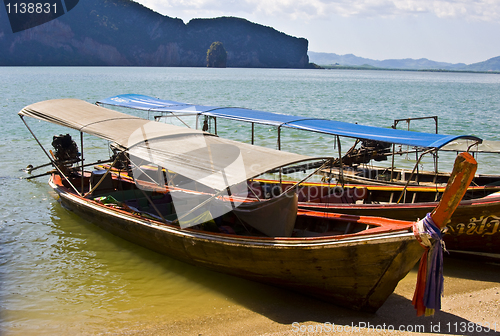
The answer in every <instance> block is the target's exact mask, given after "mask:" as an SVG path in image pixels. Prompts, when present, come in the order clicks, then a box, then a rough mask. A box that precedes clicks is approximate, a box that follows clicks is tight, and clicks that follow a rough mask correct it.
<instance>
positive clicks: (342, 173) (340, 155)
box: [337, 135, 344, 189]
mask: <svg viewBox="0 0 500 336" xmlns="http://www.w3.org/2000/svg"><path fill="white" fill-rule="evenodd" d="M337 145H338V146H339V164H340V169H339V173H340V175H339V177H340V184H341V186H342V189H343V188H344V164H343V163H342V147H341V145H340V136H338V135H337Z"/></svg>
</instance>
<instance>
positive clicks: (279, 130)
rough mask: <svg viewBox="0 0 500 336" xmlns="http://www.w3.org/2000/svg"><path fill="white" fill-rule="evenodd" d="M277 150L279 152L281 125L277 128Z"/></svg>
mask: <svg viewBox="0 0 500 336" xmlns="http://www.w3.org/2000/svg"><path fill="white" fill-rule="evenodd" d="M278 150H281V125H280V126H278Z"/></svg>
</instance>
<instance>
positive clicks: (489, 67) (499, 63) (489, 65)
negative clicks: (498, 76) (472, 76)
mask: <svg viewBox="0 0 500 336" xmlns="http://www.w3.org/2000/svg"><path fill="white" fill-rule="evenodd" d="M465 68H466V70H471V71H500V56H498V57H493V58H490V59H489V60H487V61H484V62H479V63H474V64H470V65H467V66H466V67H465Z"/></svg>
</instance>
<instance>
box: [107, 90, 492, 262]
mask: <svg viewBox="0 0 500 336" xmlns="http://www.w3.org/2000/svg"><path fill="white" fill-rule="evenodd" d="M98 103H99V104H102V105H112V106H120V107H126V108H132V109H138V110H143V111H148V114H151V115H153V116H154V118H155V119H156V120H162V119H164V118H167V117H169V118H181V117H187V116H191V117H193V116H194V117H196V118H197V119H200V120H202V118H209V119H210V120H211V122H210V124H211V125H212V126H214V133H217V118H225V119H231V120H236V121H241V122H248V123H250V124H251V125H252V138H251V143H254V135H253V134H254V132H253V125H254V124H263V125H271V126H275V127H277V130H278V148H280V147H281V140H280V134H281V132H280V130H281V129H282V128H289V129H300V130H306V131H310V132H317V133H322V134H331V135H334V136H336V137H337V140H339V137H340V136H342V137H347V138H354V139H356V142H355V144H358V143H361V144H363V143H362V142H363V141H364V142H365V144H366V146H364V147H363V148H354V146H353V147H352V148H351V149H349V150H348V151H347V152H346V153H344V154H342V153H341V147H340V141H339V142H338V143H337V144H338V148H339V156H338V157H339V158H337V159H336V160H335V162H336V164H337V166H334V167H329V168H325V169H322V170H321V171H322V173H323V174H324V176H325V177H327V178H326V179H325V180H326V182H324V183H312V182H307V183H304V184H302V185H301V187H300V188H299V189H298V207H299V208H301V209H308V210H313V211H325V212H335V213H345V214H353V215H363V216H365V215H373V216H382V217H391V218H397V219H401V220H408V221H415V220H418V219H420V218H423V217H424V216H425V214H426V213H427V212H429V211H430V210H431V209H433V208H434V207H435V206H436V205H437V202H438V201H439V200H440V199H441V197H442V194H443V192H444V190H445V186H444V184H445V183H446V182H447V181H448V178H449V176H450V173H442V172H437V161H435V164H436V170H435V171H434V172H424V171H421V170H419V168H418V163H419V162H420V160H421V158H422V157H423V155H424V154H425V155H435V154H436V153H437V152H438V150H446V151H467V150H468V149H470V150H473V151H475V152H476V153H479V152H485V153H496V152H498V147H500V146H498V145H497V144H496V143H495V142H491V141H484V142H483V143H481V139H479V138H477V137H474V136H468V135H442V134H431V133H421V132H411V131H404V130H398V129H392V128H379V127H373V126H363V125H357V124H351V123H346V122H339V121H333V120H324V119H318V118H308V117H300V116H292V115H283V114H277V113H270V112H264V111H255V110H249V109H244V108H234V107H230V108H223V107H217V106H204V105H193V104H186V103H181V102H176V101H169V100H163V99H158V98H154V97H149V96H144V95H135V94H126V95H118V96H114V97H110V98H106V99H102V100H100V101H99V102H98ZM358 140H359V141H358ZM388 144H389V145H393V146H392V148H391V146H387V145H388ZM396 144H400V145H403V146H410V147H413V148H414V149H415V151H414V153H415V154H416V155H417V154H418V153H421V154H422V155H420V157H418V156H417V157H416V162H417V163H416V165H415V169H414V170H413V171H411V170H408V169H407V170H406V171H405V170H401V169H399V170H398V169H396V168H395V166H394V161H393V163H392V166H391V167H389V168H376V167H374V166H371V165H369V166H368V165H365V161H367V162H368V161H370V160H386V159H387V158H388V157H391V156H392V157H394V155H397V154H408V153H406V152H405V153H403V152H401V151H399V152H397V151H395V148H396V146H394V145H396ZM380 146H382V147H380ZM368 147H370V148H371V149H370V148H368ZM436 159H437V158H436ZM360 160H361V161H360ZM356 162H358V163H357V164H356ZM349 165H350V166H349ZM317 166H318V165H311V164H309V165H300V166H295V167H291V168H287V169H281V170H280V173H281V174H287V173H294V172H297V171H302V170H304V171H305V170H307V169H310V168H313V167H317ZM340 166H342V167H344V168H345V169H339V168H340ZM331 176H335V177H337V180H336V181H335V180H330V177H331ZM353 183H354V184H355V185H349V184H353ZM249 184H250V185H251V188H252V189H253V191H254V193H255V194H257V195H258V196H259V197H264V198H270V197H273V196H274V194H273V192H272V191H273V190H286V189H287V188H289V187H290V186H291V185H292V184H293V182H290V181H286V180H283V179H281V181H278V180H270V179H259V180H253V181H251V182H249ZM499 184H500V176H497V175H487V174H477V175H475V176H474V179H473V182H472V184H471V186H470V187H469V189H468V190H467V193H466V194H465V196H464V201H463V202H462V203H461V204H460V205H459V207H458V208H457V211H456V212H455V214H454V216H452V217H451V219H450V221H449V222H448V223H447V225H446V228H447V230H446V232H445V235H444V241H445V243H446V246H447V248H448V249H450V250H461V251H470V252H486V253H500V194H499V192H500V185H499ZM278 194H279V192H278ZM248 197H250V198H252V197H254V196H253V194H250V195H249V196H248Z"/></svg>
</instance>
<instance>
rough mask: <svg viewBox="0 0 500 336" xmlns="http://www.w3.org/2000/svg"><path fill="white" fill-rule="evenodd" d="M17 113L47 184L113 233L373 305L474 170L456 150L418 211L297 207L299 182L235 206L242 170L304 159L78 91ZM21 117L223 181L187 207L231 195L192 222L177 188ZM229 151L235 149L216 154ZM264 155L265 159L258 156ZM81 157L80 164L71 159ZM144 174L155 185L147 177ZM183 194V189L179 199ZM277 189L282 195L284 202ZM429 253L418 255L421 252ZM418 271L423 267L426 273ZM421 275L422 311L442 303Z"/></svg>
mask: <svg viewBox="0 0 500 336" xmlns="http://www.w3.org/2000/svg"><path fill="white" fill-rule="evenodd" d="M19 115H20V117H21V119H22V120H23V122H24V123H25V125H26V126H27V127H28V129H29V130H30V132H31V133H32V134H33V136H34V138H35V139H36V141H37V142H38V143H39V145H40V146H41V148H42V149H43V150H44V152H45V153H46V155H47V157H48V158H49V159H50V161H51V164H52V165H53V167H54V168H55V170H54V171H53V172H52V173H51V176H50V179H49V184H50V186H51V187H52V188H53V189H54V191H55V192H56V193H57V194H58V195H59V199H60V202H61V204H62V205H63V206H64V207H65V208H67V209H69V210H71V211H73V212H75V213H76V214H78V215H79V216H81V217H83V218H85V219H88V220H89V221H92V222H94V223H95V224H96V225H98V226H99V227H101V228H103V229H105V230H107V231H109V232H111V233H113V234H115V235H117V236H119V237H122V238H124V239H126V240H129V241H131V242H134V243H136V244H139V245H141V246H144V247H146V248H149V249H151V250H154V251H157V252H159V253H163V254H166V255H168V256H171V257H173V258H176V259H179V260H182V261H185V262H187V263H190V264H193V265H197V266H203V267H206V268H209V269H212V270H216V271H219V272H224V273H228V274H232V275H236V276H239V277H243V278H247V279H251V280H255V281H259V282H263V283H268V284H272V285H276V286H280V287H285V288H289V289H292V290H295V291H299V292H302V293H305V294H308V295H311V296H315V297H318V298H320V299H322V300H327V301H330V302H332V303H335V304H337V305H341V306H345V307H349V308H352V309H357V310H363V311H368V312H375V311H376V310H377V309H378V308H379V307H380V306H381V305H382V304H383V303H384V302H385V300H386V299H387V297H388V296H389V295H390V294H391V293H392V292H393V290H394V288H395V287H396V285H397V283H398V282H399V281H400V280H401V279H402V278H403V277H404V276H405V275H406V274H407V273H408V272H409V270H410V269H412V268H413V266H414V265H415V263H416V262H417V261H418V260H419V259H420V258H421V256H422V254H423V253H424V255H426V254H427V253H434V252H435V251H440V244H439V240H440V238H439V237H438V236H436V234H438V235H439V228H441V227H443V226H444V224H445V223H446V222H447V220H448V218H449V217H450V216H451V215H452V213H453V211H454V209H455V207H456V206H457V205H458V203H459V202H460V200H461V198H462V196H463V194H464V193H465V191H466V189H467V187H468V185H469V183H470V180H471V179H472V176H473V175H474V171H475V161H474V159H473V158H472V157H471V156H470V155H468V154H467V153H464V154H461V155H460V156H458V157H457V161H456V164H455V168H456V169H455V170H454V176H456V178H454V179H453V183H450V185H449V186H448V188H447V191H446V192H445V193H444V195H443V197H442V202H441V203H439V205H438V206H437V207H436V208H435V209H434V210H433V211H432V212H431V213H430V214H429V215H428V216H427V221H425V222H418V223H414V222H409V221H400V220H393V219H387V218H380V217H367V216H352V215H344V214H334V213H324V212H323V213H317V212H314V211H306V210H297V207H296V205H297V193H291V194H287V193H286V192H283V193H282V194H281V195H279V196H278V197H277V199H278V205H279V206H278V207H274V206H273V203H274V202H273V200H272V199H271V200H265V201H264V200H263V201H261V202H250V204H249V206H246V204H244V202H241V204H239V205H238V206H234V204H233V203H234V202H235V199H233V198H232V196H231V194H230V192H229V190H228V189H231V187H233V186H234V185H235V184H241V183H244V185H247V183H248V180H251V179H253V178H255V177H257V176H258V175H260V174H261V173H263V172H266V171H269V170H271V169H276V168H277V167H282V166H285V165H287V164H296V163H297V162H301V161H304V160H306V159H311V158H309V157H304V156H300V155H297V154H291V153H286V152H281V151H276V150H271V149H267V148H260V147H257V146H251V145H248V144H241V143H237V142H234V141H230V140H225V139H220V138H217V137H214V136H213V135H210V134H206V133H204V132H201V131H195V130H186V129H185V128H180V127H175V126H171V125H165V124H160V123H156V122H153V123H151V122H149V121H148V120H145V119H142V118H138V117H133V116H129V115H126V114H123V113H120V112H116V111H111V110H108V109H105V108H102V107H98V106H95V105H93V104H90V103H87V102H84V101H80V100H76V99H58V100H50V101H43V102H39V103H35V104H32V105H29V106H27V107H25V108H24V109H22V110H21V111H20V112H19ZM26 116H27V117H32V118H36V119H39V120H43V121H48V122H52V123H54V124H58V125H63V126H66V127H68V128H71V129H74V130H77V131H79V132H80V135H82V139H81V143H82V144H83V133H86V134H90V135H94V136H97V137H100V138H103V139H106V140H109V141H113V142H114V143H115V144H116V145H117V146H119V147H120V148H121V152H120V153H119V155H118V156H117V158H115V159H114V161H113V163H112V164H111V166H110V168H112V167H113V165H114V164H115V163H116V162H117V161H118V157H119V156H121V155H128V156H129V157H128V159H129V160H130V161H132V162H133V161H134V160H133V159H132V158H131V157H132V156H136V157H138V158H139V159H140V160H144V161H149V162H151V163H153V164H157V165H158V167H159V168H163V167H164V168H166V169H167V171H168V172H169V174H170V172H171V171H172V172H174V173H179V174H181V175H182V176H184V177H187V178H196V179H197V181H202V182H203V184H204V185H206V186H208V187H210V188H214V189H218V190H220V191H227V193H226V194H224V193H222V192H219V193H217V194H215V195H214V196H208V198H207V197H205V198H203V197H202V198H196V197H198V196H199V195H200V193H197V192H194V191H193V192H192V194H193V195H194V196H193V197H195V198H196V199H197V200H198V201H199V204H197V205H196V206H195V207H194V208H198V207H199V206H200V205H203V204H204V203H206V202H207V201H208V200H213V199H216V198H224V197H229V198H230V199H231V201H229V202H227V201H221V203H223V204H226V205H227V204H231V208H230V211H228V212H224V213H222V214H221V215H220V216H208V217H204V216H205V215H206V213H201V214H198V215H197V217H194V218H190V219H189V220H190V221H193V222H194V225H192V224H186V222H187V221H184V222H182V221H181V216H185V215H186V214H193V215H194V213H193V211H187V212H186V213H180V212H179V211H178V210H179V208H181V206H180V205H181V203H182V202H178V201H175V200H176V197H177V196H176V193H175V192H173V191H170V190H168V188H165V184H162V183H157V182H155V181H149V182H148V181H144V182H143V184H142V185H141V184H137V183H131V182H130V180H128V179H124V178H120V176H119V175H118V176H116V174H109V172H110V170H111V169H108V170H106V171H105V172H104V173H103V171H91V172H87V171H85V170H84V166H85V165H84V158H83V146H82V148H81V149H80V150H81V151H80V152H79V150H78V148H77V146H76V143H75V142H74V141H72V140H71V138H68V137H58V136H56V137H54V139H53V142H52V143H53V146H54V150H55V154H54V153H53V152H52V151H46V150H45V148H44V147H43V145H42V144H41V141H40V140H39V139H38V138H37V137H36V136H35V134H34V133H33V132H32V131H31V128H30V127H29V125H28V123H27V122H26V120H25V119H24V117H26ZM199 138H201V139H203V140H204V141H205V142H204V146H205V147H199V145H200V144H199V142H198V140H199ZM176 144H177V145H179V144H183V146H184V148H183V150H180V152H178V151H179V149H177V147H175V145H176ZM192 147H195V148H196V149H194V150H193V149H192ZM221 149H222V150H221ZM229 149H231V150H229ZM236 149H237V150H238V151H237V152H238V153H239V156H238V157H240V156H241V158H242V161H243V166H244V167H247V165H248V164H251V165H253V167H252V169H250V168H249V169H248V171H245V172H244V173H243V174H241V172H240V174H238V173H237V172H238V170H239V168H240V167H238V166H236V167H234V166H233V165H232V162H233V161H235V160H234V155H233V154H234V150H236ZM207 151H208V152H210V155H209V157H210V158H216V159H215V160H211V159H207V155H206V153H207ZM49 152H50V154H49ZM227 155H229V156H230V158H229V159H227V158H226V161H225V162H223V163H221V162H220V160H223V159H224V157H225V156H227ZM261 159H265V161H266V162H262V163H261V162H260V161H259V160H261ZM317 159H318V158H316V160H317ZM204 160H206V161H204ZM248 160H250V162H247V161H248ZM252 160H256V161H254V162H253V161H252ZM229 161H230V162H229ZM327 161H328V160H327ZM78 162H79V163H80V164H81V165H80V166H78V165H76V166H73V165H74V164H76V163H78ZM256 163H259V164H258V165H257V167H256V166H255V164H256ZM137 168H138V169H139V171H140V167H137ZM320 168H321V167H320ZM207 170H208V171H207ZM163 171H164V169H158V175H163V174H162V173H163ZM136 173H137V171H136ZM200 174H201V176H200ZM136 177H137V176H134V178H136ZM228 181H231V182H228ZM148 183H149V184H150V185H151V186H153V185H156V187H151V188H143V186H144V185H146V184H148ZM188 184H189V183H188ZM188 193H189V191H185V192H182V195H183V196H181V198H182V197H186V194H188ZM283 195H285V196H286V197H283V200H284V201H283V202H282V199H281V197H282V196H283ZM192 210H194V209H192ZM276 212H278V215H277V216H276ZM270 214H271V215H274V217H273V221H269V220H268V219H269V218H267V216H269V215H270ZM291 216H293V217H291ZM290 218H293V221H290ZM260 222H264V223H267V225H273V226H276V227H280V229H279V230H278V231H275V230H271V231H269V232H270V233H267V234H266V233H265V232H262V231H261V229H264V228H260V227H259V224H262V223H260ZM290 222H291V225H289V223H290ZM183 223H184V225H183ZM283 223H285V225H283ZM429 223H431V224H429ZM429 225H430V226H429ZM430 227H432V228H433V229H430ZM290 229H291V230H290ZM276 232H278V233H276ZM280 232H281V233H280ZM422 246H424V248H422ZM424 259H425V260H424V261H423V262H424V263H425V262H426V260H427V258H424ZM437 273H438V274H439V270H438V272H437ZM422 277H423V278H424V279H425V278H426V275H425V272H424V273H423V274H421V278H422ZM425 282H426V281H425V280H424V281H419V284H418V288H420V289H419V290H417V293H416V295H415V298H416V299H415V300H416V303H415V307H416V308H417V311H418V312H420V313H421V312H422V311H423V310H425V309H426V308H430V309H438V308H439V297H440V294H441V293H440V292H439V293H437V295H436V297H435V299H434V300H437V301H432V299H430V300H431V301H432V302H434V303H432V302H431V303H430V304H429V302H427V298H425V297H423V296H422V295H421V293H422V291H421V290H422V288H423V287H422V286H425ZM437 288H440V287H439V286H438V287H437ZM436 302H437V303H436ZM422 309H423V310H422Z"/></svg>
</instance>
